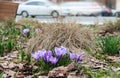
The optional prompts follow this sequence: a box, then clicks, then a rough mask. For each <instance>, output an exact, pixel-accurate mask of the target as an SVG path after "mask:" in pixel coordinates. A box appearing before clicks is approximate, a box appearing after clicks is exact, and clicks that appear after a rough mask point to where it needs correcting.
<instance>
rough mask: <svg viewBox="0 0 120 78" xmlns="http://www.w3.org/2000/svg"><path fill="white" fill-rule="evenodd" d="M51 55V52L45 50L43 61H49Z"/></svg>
mask: <svg viewBox="0 0 120 78" xmlns="http://www.w3.org/2000/svg"><path fill="white" fill-rule="evenodd" d="M51 57H52V52H51V51H49V52H46V53H45V54H44V57H43V59H44V61H45V62H47V63H49V62H50V58H51Z"/></svg>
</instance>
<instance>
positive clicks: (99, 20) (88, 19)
mask: <svg viewBox="0 0 120 78" xmlns="http://www.w3.org/2000/svg"><path fill="white" fill-rule="evenodd" d="M20 19H22V17H21V16H16V21H18V20H20ZM27 19H33V20H38V21H39V22H42V23H54V22H61V21H64V22H66V23H69V22H75V23H77V24H86V25H94V24H99V25H102V24H104V23H106V22H109V21H111V22H115V21H116V20H117V19H119V18H117V17H102V16H98V17H94V16H66V17H65V18H61V19H56V18H52V17H51V16H36V17H35V18H31V17H29V18H27Z"/></svg>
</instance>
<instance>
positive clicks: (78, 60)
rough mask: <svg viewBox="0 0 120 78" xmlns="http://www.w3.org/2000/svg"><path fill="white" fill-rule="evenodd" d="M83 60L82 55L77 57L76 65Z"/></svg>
mask: <svg viewBox="0 0 120 78" xmlns="http://www.w3.org/2000/svg"><path fill="white" fill-rule="evenodd" d="M82 58H83V54H80V55H78V54H77V55H76V63H79V62H80V61H81V60H82Z"/></svg>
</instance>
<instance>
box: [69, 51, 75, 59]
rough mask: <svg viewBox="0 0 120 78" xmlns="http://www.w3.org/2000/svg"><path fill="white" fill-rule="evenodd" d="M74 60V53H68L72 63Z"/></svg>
mask: <svg viewBox="0 0 120 78" xmlns="http://www.w3.org/2000/svg"><path fill="white" fill-rule="evenodd" d="M74 58H75V54H74V53H70V60H71V61H72V60H73V59H74Z"/></svg>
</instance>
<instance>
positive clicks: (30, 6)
mask: <svg viewBox="0 0 120 78" xmlns="http://www.w3.org/2000/svg"><path fill="white" fill-rule="evenodd" d="M23 9H24V10H25V11H27V12H28V13H29V14H30V15H38V13H37V10H38V3H37V1H32V2H28V3H26V4H25V5H24V6H23Z"/></svg>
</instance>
